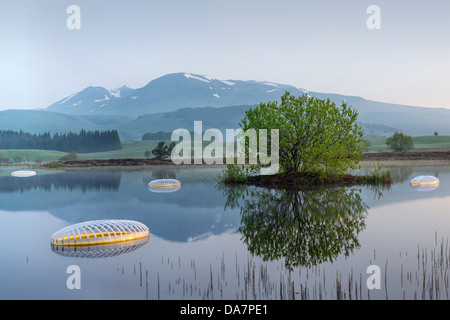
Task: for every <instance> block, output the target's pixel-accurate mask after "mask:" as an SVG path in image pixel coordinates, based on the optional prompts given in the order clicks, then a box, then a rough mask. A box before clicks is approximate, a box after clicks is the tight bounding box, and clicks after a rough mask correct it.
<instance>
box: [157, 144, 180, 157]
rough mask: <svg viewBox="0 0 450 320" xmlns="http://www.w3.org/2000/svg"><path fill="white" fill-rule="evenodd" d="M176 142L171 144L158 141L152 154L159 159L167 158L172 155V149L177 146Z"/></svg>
mask: <svg viewBox="0 0 450 320" xmlns="http://www.w3.org/2000/svg"><path fill="white" fill-rule="evenodd" d="M175 145H176V144H175V142H172V143H171V144H170V145H166V143H165V142H164V141H161V142H159V143H158V145H157V146H156V148H155V149H153V150H152V154H153V155H154V156H155V158H157V159H165V158H168V157H170V155H171V154H172V149H173V148H174V147H175Z"/></svg>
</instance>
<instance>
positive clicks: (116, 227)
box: [50, 220, 149, 246]
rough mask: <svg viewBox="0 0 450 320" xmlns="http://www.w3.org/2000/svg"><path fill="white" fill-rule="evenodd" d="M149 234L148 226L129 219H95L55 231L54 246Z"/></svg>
mask: <svg viewBox="0 0 450 320" xmlns="http://www.w3.org/2000/svg"><path fill="white" fill-rule="evenodd" d="M148 236H149V230H148V228H147V227H146V226H145V225H143V224H142V223H140V222H136V221H131V220H95V221H87V222H83V223H79V224H75V225H72V226H69V227H66V228H63V229H61V230H59V231H57V232H55V233H54V234H53V235H52V236H51V240H50V241H51V244H52V245H56V246H93V245H103V244H110V243H117V242H125V241H133V240H138V239H142V238H146V237H148Z"/></svg>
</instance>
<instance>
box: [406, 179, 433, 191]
mask: <svg viewBox="0 0 450 320" xmlns="http://www.w3.org/2000/svg"><path fill="white" fill-rule="evenodd" d="M411 187H413V188H414V189H415V190H418V191H433V190H435V189H437V188H438V187H439V179H438V178H436V177H433V176H418V177H415V178H414V179H412V180H411Z"/></svg>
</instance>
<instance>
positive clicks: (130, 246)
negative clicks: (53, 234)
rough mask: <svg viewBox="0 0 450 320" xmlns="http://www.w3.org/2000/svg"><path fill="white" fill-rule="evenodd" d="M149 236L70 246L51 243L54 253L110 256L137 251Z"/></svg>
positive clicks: (88, 256) (80, 255) (76, 255)
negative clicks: (100, 243) (112, 242)
mask: <svg viewBox="0 0 450 320" xmlns="http://www.w3.org/2000/svg"><path fill="white" fill-rule="evenodd" d="M148 241H149V238H148V237H147V238H142V239H139V240H134V241H128V242H121V243H115V244H109V245H98V246H83V247H68V246H57V245H51V249H52V251H53V252H54V253H56V254H59V255H61V256H65V257H71V258H109V257H116V256H119V255H122V254H125V253H129V252H132V251H135V250H137V249H139V248H141V247H143V246H144V245H145V244H147V242H148Z"/></svg>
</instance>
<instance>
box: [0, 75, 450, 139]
mask: <svg viewBox="0 0 450 320" xmlns="http://www.w3.org/2000/svg"><path fill="white" fill-rule="evenodd" d="M286 91H289V92H290V93H291V94H292V95H295V96H298V95H303V94H308V95H310V96H313V97H316V98H319V99H330V100H331V101H333V102H334V103H336V104H337V105H341V104H342V103H343V102H346V103H347V104H348V105H349V106H351V107H352V108H354V109H356V110H357V111H358V112H359V117H358V121H359V122H360V123H364V124H366V125H370V126H371V128H372V129H371V130H372V131H373V132H372V134H374V135H377V134H379V133H380V130H378V129H377V127H376V126H384V127H385V128H384V129H382V130H381V132H385V133H386V134H390V133H392V130H394V129H395V130H398V131H402V132H404V133H406V134H408V135H413V136H420V135H433V133H434V132H438V133H439V134H440V135H450V126H449V125H448V124H449V123H450V110H448V109H444V108H427V107H417V106H408V105H401V104H392V103H386V102H377V101H372V100H367V99H365V98H362V97H359V96H350V95H340V94H335V93H320V92H313V91H308V90H305V89H302V88H299V87H295V86H291V85H284V84H278V83H273V82H269V81H256V80H219V79H213V78H212V77H208V76H202V75H198V74H193V73H171V74H167V75H164V76H162V77H159V78H156V79H154V80H151V81H150V82H148V83H147V84H146V85H145V86H143V87H141V88H137V89H132V88H129V87H127V86H122V87H120V88H117V89H112V90H108V89H106V88H103V87H98V86H89V87H87V88H85V89H83V90H81V91H80V92H77V93H74V94H72V95H69V96H67V97H65V98H63V99H60V100H58V101H57V102H55V103H53V104H52V105H50V106H48V107H47V108H45V109H41V110H20V111H19V110H6V111H2V112H0V129H5V130H8V129H9V130H24V131H29V132H32V133H42V132H51V133H54V132H55V133H56V132H67V131H79V130H80V129H86V130H104V129H117V130H118V131H119V133H120V135H121V138H123V139H127V140H128V139H131V140H136V139H140V137H141V136H142V135H143V134H144V133H147V132H158V131H172V130H174V129H176V128H179V127H182V128H187V129H191V127H192V124H193V121H194V120H202V121H204V127H205V128H209V127H211V128H218V129H223V128H239V121H240V120H241V119H242V118H243V116H244V115H245V110H247V109H248V108H250V107H252V106H256V105H259V104H260V103H265V102H269V101H280V98H281V96H282V95H283V94H284V93H285V92H286ZM369 134H371V133H370V132H369Z"/></svg>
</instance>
